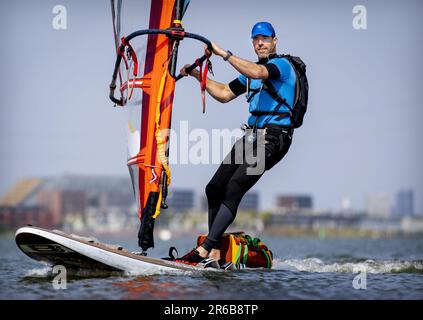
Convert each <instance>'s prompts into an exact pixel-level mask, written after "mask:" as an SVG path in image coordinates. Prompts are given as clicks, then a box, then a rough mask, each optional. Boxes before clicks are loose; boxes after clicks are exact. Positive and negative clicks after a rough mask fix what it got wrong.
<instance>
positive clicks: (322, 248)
mask: <svg viewBox="0 0 423 320" xmlns="http://www.w3.org/2000/svg"><path fill="white" fill-rule="evenodd" d="M98 238H99V240H100V241H102V242H107V243H120V244H123V245H124V246H125V247H126V248H127V249H129V250H136V249H137V248H136V239H122V238H111V237H109V238H104V237H103V238H102V237H98ZM261 239H262V240H263V241H264V242H265V243H266V244H269V246H270V247H271V249H272V251H273V253H274V256H275V261H274V268H273V269H272V270H242V271H236V272H216V271H214V272H213V271H211V272H173V273H163V272H162V273H157V274H150V275H124V274H115V275H104V274H103V275H102V274H86V273H78V274H68V277H67V288H66V289H65V290H55V289H54V288H53V285H52V280H53V278H54V276H55V275H54V274H52V272H51V269H50V268H49V267H45V266H43V265H42V264H40V263H37V262H35V261H33V260H31V259H30V258H28V257H27V256H25V255H24V254H23V253H21V252H20V251H19V249H18V248H17V247H16V245H15V243H14V239H13V236H2V237H0V249H1V252H2V255H1V260H0V299H160V300H166V299H172V300H174V299H178V300H180V299H181V300H184V299H190V300H196V299H213V300H219V299H231V300H251V299H253V300H261V299H272V300H274V299H419V300H421V299H423V241H422V240H423V238H417V237H415V238H400V237H398V238H390V239H321V240H319V239H314V238H276V237H265V236H262V237H261ZM194 242H195V237H194V236H193V235H185V236H181V237H179V238H177V239H172V240H171V241H170V242H163V241H159V240H156V248H154V250H152V251H151V256H156V257H161V256H166V255H167V249H168V247H169V246H170V245H176V246H177V247H178V248H181V249H183V251H187V250H189V249H191V248H192V247H193V243H194ZM181 249H180V250H181ZM181 251H182V250H181ZM180 253H184V252H180ZM356 288H361V289H356Z"/></svg>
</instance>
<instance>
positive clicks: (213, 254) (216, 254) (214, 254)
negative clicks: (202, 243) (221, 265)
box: [209, 249, 220, 260]
mask: <svg viewBox="0 0 423 320" xmlns="http://www.w3.org/2000/svg"><path fill="white" fill-rule="evenodd" d="M209 258H212V259H214V260H220V250H219V249H212V250H211V251H210V254H209Z"/></svg>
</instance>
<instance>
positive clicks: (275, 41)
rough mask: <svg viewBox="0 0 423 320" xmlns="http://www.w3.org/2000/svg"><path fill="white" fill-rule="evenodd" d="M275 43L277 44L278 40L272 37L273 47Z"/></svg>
mask: <svg viewBox="0 0 423 320" xmlns="http://www.w3.org/2000/svg"><path fill="white" fill-rule="evenodd" d="M277 43H278V38H277V37H274V38H273V45H274V46H276V44H277Z"/></svg>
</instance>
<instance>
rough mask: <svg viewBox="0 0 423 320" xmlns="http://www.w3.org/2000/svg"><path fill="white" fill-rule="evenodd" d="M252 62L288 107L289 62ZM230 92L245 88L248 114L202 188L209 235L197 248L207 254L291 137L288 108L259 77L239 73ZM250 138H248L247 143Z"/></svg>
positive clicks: (272, 58) (292, 83) (291, 88)
mask: <svg viewBox="0 0 423 320" xmlns="http://www.w3.org/2000/svg"><path fill="white" fill-rule="evenodd" d="M257 63H259V64H262V65H264V66H265V67H266V68H267V70H268V72H269V78H268V80H269V81H270V82H271V84H272V85H273V87H274V89H276V90H277V92H278V94H279V95H280V96H281V97H282V98H284V99H285V100H286V102H287V103H288V104H289V106H290V107H291V108H292V106H293V103H294V99H295V90H296V88H295V84H296V74H295V71H294V69H293V67H292V66H291V64H290V63H289V61H288V60H287V59H285V58H280V57H278V56H276V55H273V56H270V57H269V58H268V59H263V60H260V61H258V62H257ZM248 82H249V83H248ZM229 88H230V89H231V91H232V92H233V93H234V94H235V95H236V96H239V95H241V94H244V93H246V92H247V90H248V96H247V101H249V111H250V113H251V116H250V117H249V119H248V125H249V128H248V129H247V130H246V133H245V135H244V136H243V137H242V138H241V139H239V140H238V141H237V142H236V143H235V144H234V146H233V147H232V150H231V151H230V153H229V154H228V155H227V156H226V158H225V159H224V161H223V162H222V164H221V165H220V166H219V168H218V169H217V171H216V173H215V174H214V176H213V178H212V179H211V180H210V182H209V183H208V184H207V186H206V195H207V200H208V207H209V234H208V236H207V238H206V240H205V241H204V243H203V244H202V246H203V247H204V248H205V249H206V250H208V251H210V250H211V249H212V248H218V247H219V245H220V243H219V240H220V238H221V236H222V235H223V233H224V232H225V231H226V229H227V228H228V227H229V225H230V224H231V223H232V222H233V221H234V220H235V216H236V212H237V210H238V205H239V203H240V202H241V199H242V197H243V196H244V195H245V193H246V192H247V191H248V190H249V189H250V188H251V187H252V186H253V185H254V184H255V183H256V182H257V181H258V180H259V179H260V177H261V176H262V175H263V174H264V172H265V170H269V169H270V168H272V167H273V166H274V165H275V164H276V163H278V162H279V161H280V160H281V159H282V158H283V157H284V156H285V154H286V153H287V152H288V150H289V147H290V145H291V141H292V135H293V129H291V128H290V124H291V120H290V117H289V108H288V107H287V106H285V105H280V104H279V103H278V102H277V101H276V100H275V99H274V98H273V97H272V96H271V95H270V94H269V93H268V92H267V90H263V81H262V80H261V79H249V80H248V79H247V78H246V77H245V76H244V75H241V76H239V77H238V78H237V79H235V80H233V81H232V82H230V83H229ZM275 109H278V112H279V113H278V114H269V113H270V112H272V111H274V110H275ZM251 137H253V139H249V138H251ZM258 148H262V149H261V150H262V151H263V152H261V153H260V152H258ZM252 158H255V162H253V163H251V161H250V160H251V159H252ZM237 159H238V160H237ZM239 159H242V160H243V161H239ZM253 168H264V169H263V170H261V171H260V170H258V171H256V172H255V173H254V174H251V171H250V170H251V169H253ZM249 169H250V170H249Z"/></svg>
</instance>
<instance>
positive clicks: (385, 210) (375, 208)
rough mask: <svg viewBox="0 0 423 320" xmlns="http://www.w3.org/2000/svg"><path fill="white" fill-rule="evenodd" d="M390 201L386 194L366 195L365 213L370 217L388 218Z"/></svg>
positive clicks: (390, 206)
mask: <svg viewBox="0 0 423 320" xmlns="http://www.w3.org/2000/svg"><path fill="white" fill-rule="evenodd" d="M391 208H392V200H391V197H390V196H389V195H388V194H387V193H383V192H379V193H371V194H367V195H366V212H367V214H368V215H369V216H371V217H379V218H388V217H389V216H390V215H391V211H392V210H391Z"/></svg>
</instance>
